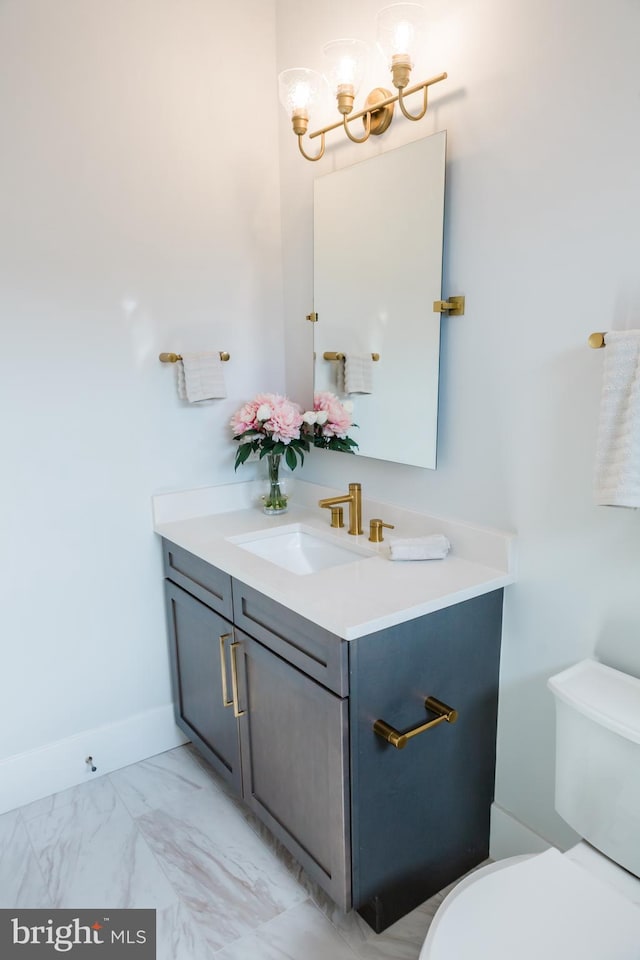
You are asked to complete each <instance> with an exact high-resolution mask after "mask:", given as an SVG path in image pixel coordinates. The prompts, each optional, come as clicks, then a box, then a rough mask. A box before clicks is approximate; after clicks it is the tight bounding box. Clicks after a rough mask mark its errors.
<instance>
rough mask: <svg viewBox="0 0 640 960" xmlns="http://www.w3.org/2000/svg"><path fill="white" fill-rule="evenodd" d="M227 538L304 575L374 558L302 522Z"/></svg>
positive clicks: (292, 571)
mask: <svg viewBox="0 0 640 960" xmlns="http://www.w3.org/2000/svg"><path fill="white" fill-rule="evenodd" d="M227 539H228V540H229V542H230V543H235V544H236V545H237V546H239V547H241V548H242V549H243V550H248V551H249V553H253V554H255V555H256V556H258V557H262V558H263V559H264V560H269V561H271V563H275V564H276V565H277V566H279V567H283V568H284V569H285V570H288V571H289V572H290V573H297V574H300V575H303V574H306V573H317V572H318V571H319V570H326V569H327V568H328V567H338V566H340V565H341V564H344V563H353V562H354V561H356V560H363V559H365V558H366V557H372V556H374V553H373V551H371V550H368V549H367V547H363V546H359V545H357V544H349V545H347V544H346V543H345V544H343V543H338V542H336V538H334V537H332V536H331V534H326V535H325V534H322V533H321V532H320V531H318V530H313V529H312V528H310V527H306V526H305V525H304V524H302V523H292V524H289V525H288V526H286V527H277V528H276V529H274V530H258V531H254V532H253V533H243V534H240V535H239V536H236V537H228V538H227Z"/></svg>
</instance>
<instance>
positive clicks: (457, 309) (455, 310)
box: [433, 297, 464, 317]
mask: <svg viewBox="0 0 640 960" xmlns="http://www.w3.org/2000/svg"><path fill="white" fill-rule="evenodd" d="M433 312H434V313H446V314H447V316H449V317H463V316H464V297H449V299H448V300H434V301H433Z"/></svg>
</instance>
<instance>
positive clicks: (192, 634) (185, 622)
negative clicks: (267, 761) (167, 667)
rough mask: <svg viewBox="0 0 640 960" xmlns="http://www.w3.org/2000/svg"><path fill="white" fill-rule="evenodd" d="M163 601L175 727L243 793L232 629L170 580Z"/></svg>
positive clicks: (217, 615) (225, 621)
mask: <svg viewBox="0 0 640 960" xmlns="http://www.w3.org/2000/svg"><path fill="white" fill-rule="evenodd" d="M165 595H166V602H167V619H168V626H169V644H170V650H171V675H172V683H173V699H174V708H175V714H176V723H177V724H178V726H179V727H180V728H181V729H182V730H184V732H185V733H186V735H187V736H188V737H189V739H190V740H191V741H192V742H193V743H194V745H195V746H196V747H197V748H198V749H199V750H200V752H201V753H202V754H203V755H204V756H205V757H206V759H207V760H208V761H209V762H210V763H211V765H212V766H213V767H214V768H215V769H216V770H217V771H218V773H220V774H221V775H222V776H223V777H224V778H225V779H226V780H227V781H228V782H229V783H231V784H232V785H233V787H234V788H235V790H236V792H237V793H240V792H241V789H242V788H241V779H240V778H241V772H240V744H239V737H238V721H237V720H236V718H235V717H234V715H233V705H232V699H231V684H230V678H229V666H228V663H229V655H230V649H229V648H230V645H231V642H232V640H233V633H232V631H233V627H232V625H231V624H230V623H229V621H228V620H225V619H224V617H221V616H220V615H219V614H218V613H216V612H215V610H211V609H210V608H209V607H208V606H206V605H205V604H204V603H201V602H200V601H199V600H196V599H195V597H192V596H191V594H189V593H186V592H185V591H184V590H182V589H181V588H180V587H177V586H176V585H175V584H174V583H171V581H169V580H165ZM221 638H223V639H222V640H221ZM221 642H222V643H223V654H224V656H223V657H221ZM223 664H224V667H223ZM223 680H224V682H223ZM226 691H228V693H229V696H228V697H227V698H226V700H225V696H224V694H225V692H226Z"/></svg>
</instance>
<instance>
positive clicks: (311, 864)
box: [233, 628, 351, 910]
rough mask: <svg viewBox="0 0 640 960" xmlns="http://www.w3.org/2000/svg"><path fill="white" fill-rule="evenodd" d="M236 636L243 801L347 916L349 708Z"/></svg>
mask: <svg viewBox="0 0 640 960" xmlns="http://www.w3.org/2000/svg"><path fill="white" fill-rule="evenodd" d="M236 637H237V639H238V640H239V641H240V644H239V646H238V647H236V648H235V649H234V651H233V653H234V654H235V656H236V658H237V661H236V662H237V667H238V673H239V705H240V709H241V710H243V711H244V715H243V716H241V718H240V736H241V743H242V775H243V789H244V799H245V802H246V803H247V804H248V806H249V807H250V808H251V810H252V811H253V812H254V813H255V814H256V816H258V817H259V818H260V819H261V820H262V821H263V823H265V824H266V825H267V826H268V827H269V829H270V830H271V832H272V833H273V834H275V836H276V837H277V838H278V839H279V840H280V841H281V842H282V843H283V844H284V845H285V847H287V849H288V850H290V851H291V853H292V854H293V855H294V857H295V858H296V859H297V860H298V862H299V863H300V864H302V866H303V867H304V869H305V870H306V871H307V873H308V874H309V875H310V876H311V877H312V878H313V879H314V880H315V881H316V882H317V883H318V884H319V885H320V886H321V887H322V888H323V889H325V890H326V891H327V893H328V894H329V895H330V897H331V898H332V899H333V900H334V901H335V902H336V903H337V904H338V905H339V906H340V907H342V909H344V910H347V909H349V907H350V904H351V866H350V856H349V844H350V833H349V816H348V808H349V789H348V772H349V761H348V707H347V703H348V702H347V700H345V699H341V698H340V697H337V696H336V695H335V694H334V693H332V692H331V691H329V690H327V689H325V687H323V686H321V684H319V683H316V682H315V681H314V680H312V679H311V678H310V677H308V676H306V674H304V673H301V672H300V671H299V670H297V669H296V668H295V667H293V666H291V664H289V663H287V662H286V661H284V660H282V659H281V658H280V657H278V656H276V655H275V654H273V653H272V652H271V651H269V650H267V649H266V648H265V647H263V646H262V645H261V644H260V643H258V642H257V641H255V640H253V639H252V638H250V637H248V636H247V635H246V634H244V633H242V631H240V630H238V629H237V628H236Z"/></svg>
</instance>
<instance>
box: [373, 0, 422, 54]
mask: <svg viewBox="0 0 640 960" xmlns="http://www.w3.org/2000/svg"><path fill="white" fill-rule="evenodd" d="M376 19H377V24H378V47H379V49H380V52H381V53H382V54H383V56H384V57H385V58H386V59H387V61H388V63H389V65H391V63H392V62H393V60H394V59H396V60H397V59H398V58H399V57H403V58H405V62H408V63H410V64H411V65H412V61H413V55H414V53H415V48H416V45H417V43H418V42H419V40H420V34H421V32H422V27H423V22H424V7H422V6H421V5H420V4H419V3H392V4H390V6H388V7H384V8H383V9H382V10H380V12H379V13H378V15H377V18H376Z"/></svg>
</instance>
